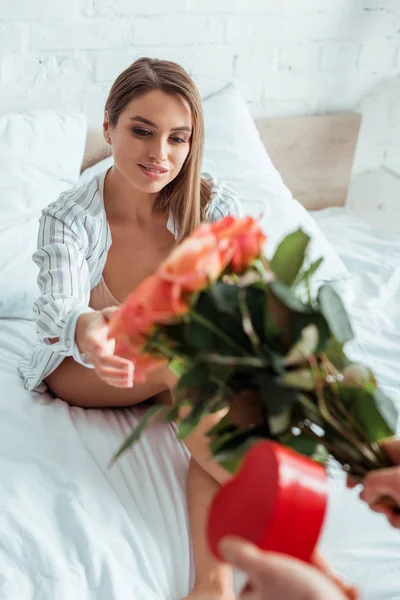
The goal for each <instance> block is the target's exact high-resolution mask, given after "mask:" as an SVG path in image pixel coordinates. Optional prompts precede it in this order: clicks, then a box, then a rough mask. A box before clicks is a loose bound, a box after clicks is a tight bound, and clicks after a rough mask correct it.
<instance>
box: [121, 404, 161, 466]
mask: <svg viewBox="0 0 400 600" xmlns="http://www.w3.org/2000/svg"><path fill="white" fill-rule="evenodd" d="M162 413H166V407H165V406H164V405H163V404H155V405H154V406H152V407H151V408H149V409H148V410H147V411H146V412H145V414H144V415H143V417H142V418H141V420H140V421H139V423H138V424H137V425H136V427H135V428H134V430H133V431H132V433H131V434H130V435H129V436H128V437H127V438H126V440H125V441H124V443H123V444H122V446H121V447H120V448H119V450H118V451H117V452H116V453H115V454H114V456H113V457H112V459H111V464H113V463H114V462H115V461H116V460H117V459H118V458H119V457H120V456H121V454H123V453H124V452H125V451H126V450H128V448H130V447H131V446H132V444H134V443H135V442H137V441H138V439H139V438H140V436H141V434H142V432H143V431H144V429H146V427H147V426H148V425H149V424H150V423H151V422H152V421H153V420H155V419H156V417H159V416H160V415H162Z"/></svg>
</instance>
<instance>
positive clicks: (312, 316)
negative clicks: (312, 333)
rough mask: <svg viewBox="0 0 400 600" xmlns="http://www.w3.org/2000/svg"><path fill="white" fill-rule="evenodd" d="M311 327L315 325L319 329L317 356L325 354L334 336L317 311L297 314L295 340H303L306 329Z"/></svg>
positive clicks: (294, 325) (293, 331)
mask: <svg viewBox="0 0 400 600" xmlns="http://www.w3.org/2000/svg"><path fill="white" fill-rule="evenodd" d="M310 325H315V327H316V328H317V329H318V345H317V347H316V349H315V354H319V353H320V352H324V351H325V348H326V345H327V343H328V341H329V339H330V338H331V335H332V334H331V331H330V329H329V325H328V323H327V321H326V319H325V317H324V316H323V315H321V314H320V313H318V312H317V311H313V312H311V313H309V314H303V313H295V315H294V319H293V326H292V333H293V337H294V339H295V340H299V339H301V336H302V332H303V331H304V329H307V328H308V327H310Z"/></svg>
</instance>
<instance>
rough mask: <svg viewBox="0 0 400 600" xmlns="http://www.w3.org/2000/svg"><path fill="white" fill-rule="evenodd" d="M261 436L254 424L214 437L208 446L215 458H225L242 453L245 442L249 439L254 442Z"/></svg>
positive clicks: (245, 446)
mask: <svg viewBox="0 0 400 600" xmlns="http://www.w3.org/2000/svg"><path fill="white" fill-rule="evenodd" d="M261 437H262V436H261V435H260V433H259V428H257V427H255V426H253V427H246V428H241V429H236V430H235V431H233V432H229V433H225V434H224V435H221V436H218V437H217V438H214V439H213V440H212V441H211V442H210V444H209V447H210V450H211V453H212V455H213V457H214V458H215V459H216V460H218V461H219V460H226V459H227V458H232V456H235V455H236V456H237V455H238V454H241V453H243V452H244V451H245V449H246V448H248V446H247V444H248V443H249V441H250V440H251V441H252V443H254V441H255V440H259V439H260V438H261Z"/></svg>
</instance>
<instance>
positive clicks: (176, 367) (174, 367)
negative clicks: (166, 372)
mask: <svg viewBox="0 0 400 600" xmlns="http://www.w3.org/2000/svg"><path fill="white" fill-rule="evenodd" d="M168 368H169V369H170V370H171V371H172V372H173V373H174V374H175V375H176V376H177V377H182V375H183V374H184V373H186V372H187V370H188V363H187V362H184V361H183V360H181V359H180V358H174V359H173V360H171V361H170V363H169V365H168Z"/></svg>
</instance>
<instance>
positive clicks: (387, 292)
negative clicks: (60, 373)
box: [0, 209, 400, 600]
mask: <svg viewBox="0 0 400 600" xmlns="http://www.w3.org/2000/svg"><path fill="white" fill-rule="evenodd" d="M313 216H314V217H315V218H316V219H317V221H318V223H319V225H320V227H321V228H322V229H323V231H324V233H325V234H326V235H327V236H328V237H329V239H330V241H331V242H332V243H333V245H334V246H335V247H336V248H337V250H338V251H339V253H340V255H341V257H342V259H343V260H344V262H345V264H346V266H347V267H348V269H349V270H350V271H351V272H352V273H355V275H354V277H353V279H352V280H351V281H349V282H347V283H346V284H345V289H344V291H343V293H344V294H345V298H346V303H347V305H348V308H349V310H350V312H351V314H352V316H353V323H354V325H355V329H356V334H357V342H356V343H353V344H352V347H351V353H352V355H353V356H354V358H357V359H358V360H362V361H364V362H366V363H368V364H370V365H371V366H372V367H373V368H374V370H375V372H376V374H377V375H378V378H379V381H380V383H381V385H382V387H383V389H384V390H385V391H386V392H387V393H389V394H390V395H391V396H392V397H393V398H395V400H396V402H397V404H398V405H399V407H400V391H399V390H400V385H399V381H400V375H399V366H398V365H399V364H400V333H399V332H400V305H399V299H400V238H395V237H393V236H390V235H389V234H385V235H383V233H381V232H379V231H378V230H373V229H372V228H371V227H370V226H369V225H367V224H365V223H364V222H362V221H360V220H359V219H358V218H357V217H353V216H352V215H350V214H349V213H347V212H346V211H344V210H341V209H337V210H336V209H330V210H328V211H322V212H319V213H315V214H314V215H313ZM33 337H34V324H33V323H32V322H29V321H23V320H4V319H3V320H1V319H0V565H1V566H0V599H1V600H54V599H55V598H56V599H57V600H71V599H73V598H77V599H78V598H79V600H89V599H93V600H94V599H96V600H103V599H104V600H125V599H126V600H128V599H129V600H156V599H157V600H159V599H163V600H164V599H168V600H169V599H170V600H180V599H181V598H183V597H184V595H185V594H186V593H187V592H188V590H189V586H190V582H191V581H192V577H193V565H192V559H191V549H190V541H189V535H188V518H187V510H186V495H185V485H186V473H187V465H188V453H187V451H186V450H185V448H184V446H183V445H182V444H179V443H178V442H176V441H175V439H174V432H173V429H172V426H170V425H168V424H165V425H157V426H153V427H152V428H151V429H150V430H148V431H147V432H146V433H145V435H144V436H143V438H142V441H141V442H140V445H139V446H136V448H135V449H134V450H133V451H132V452H130V453H126V454H125V455H124V456H123V457H122V459H121V460H120V461H119V462H118V463H117V465H116V466H114V467H113V468H112V469H108V467H107V463H108V461H109V459H110V457H111V455H112V454H113V452H114V451H115V450H116V448H117V447H118V446H119V444H120V443H121V441H122V440H123V439H124V437H125V436H126V434H127V432H128V431H129V430H130V428H131V427H132V425H133V423H134V421H135V419H136V418H137V417H136V415H137V412H136V411H137V409H136V411H135V410H119V411H94V410H91V411H85V410H83V409H77V408H69V407H68V406H67V405H66V404H65V403H63V402H61V401H54V402H51V401H50V399H49V397H48V396H46V395H45V396H42V395H39V394H33V395H32V394H30V393H29V392H27V391H25V390H24V389H23V386H22V384H21V382H20V381H19V378H18V375H17V373H16V367H17V364H18V363H19V361H20V359H21V356H22V355H23V354H24V353H25V352H26V349H27V348H28V346H29V343H30V340H32V339H33ZM322 547H323V550H324V552H325V555H326V556H327V557H328V559H329V560H330V561H331V563H332V565H333V566H334V567H335V568H336V569H338V570H339V571H340V572H341V573H342V574H343V575H344V576H345V577H347V578H348V579H349V580H350V581H353V582H356V583H358V584H359V585H360V587H361V589H362V591H363V598H365V599H367V600H396V599H399V598H400V575H399V574H400V532H398V531H395V530H392V529H391V528H390V527H389V526H388V525H387V524H386V522H385V520H384V519H383V518H382V517H380V516H378V515H375V514H373V513H371V512H369V511H368V509H367V508H366V507H365V506H363V505H362V504H361V502H360V501H359V500H358V498H357V491H348V490H346V489H345V488H344V486H343V476H342V474H341V473H340V472H338V471H337V470H335V469H334V470H333V478H332V483H331V497H330V503H329V514H328V519H327V522H326V526H325V530H324V534H323V538H322Z"/></svg>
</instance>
